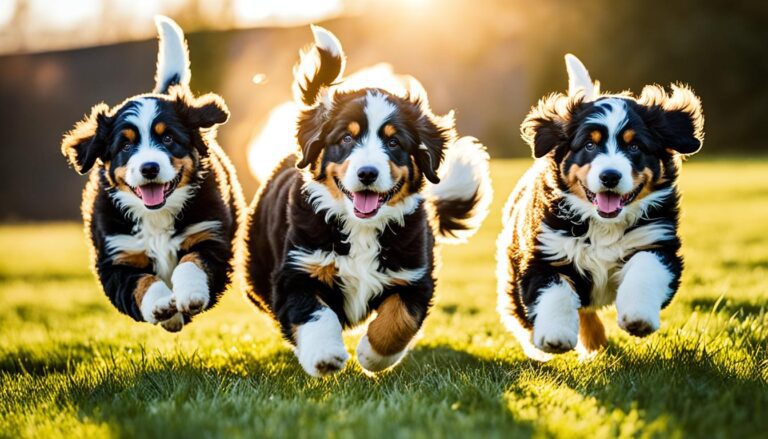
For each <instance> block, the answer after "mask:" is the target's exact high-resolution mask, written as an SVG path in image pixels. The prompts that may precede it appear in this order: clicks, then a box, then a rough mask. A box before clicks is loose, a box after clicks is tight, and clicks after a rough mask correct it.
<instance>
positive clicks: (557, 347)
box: [533, 314, 579, 354]
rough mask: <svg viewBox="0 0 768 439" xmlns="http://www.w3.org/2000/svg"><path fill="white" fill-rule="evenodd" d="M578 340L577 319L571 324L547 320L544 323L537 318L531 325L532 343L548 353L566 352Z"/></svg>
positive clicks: (574, 345)
mask: <svg viewBox="0 0 768 439" xmlns="http://www.w3.org/2000/svg"><path fill="white" fill-rule="evenodd" d="M577 317H578V314H577ZM578 341H579V324H578V321H577V322H576V324H575V325H573V324H569V323H568V322H547V323H546V324H544V323H543V322H542V323H539V322H538V320H537V323H536V325H534V327H533V345H534V346H536V348H537V349H539V350H542V351H544V352H548V353H550V354H560V353H563V352H568V351H570V350H572V349H573V348H575V347H576V343H578Z"/></svg>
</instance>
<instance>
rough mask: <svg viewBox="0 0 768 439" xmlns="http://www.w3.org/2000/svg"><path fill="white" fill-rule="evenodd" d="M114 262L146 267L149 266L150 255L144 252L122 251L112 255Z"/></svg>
mask: <svg viewBox="0 0 768 439" xmlns="http://www.w3.org/2000/svg"><path fill="white" fill-rule="evenodd" d="M112 263H113V264H115V265H128V266H131V267H138V268H146V267H149V264H150V261H149V256H147V254H146V253H144V252H135V253H134V252H121V253H118V254H117V255H115V256H113V257H112Z"/></svg>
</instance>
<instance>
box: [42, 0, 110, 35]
mask: <svg viewBox="0 0 768 439" xmlns="http://www.w3.org/2000/svg"><path fill="white" fill-rule="evenodd" d="M28 7H29V12H28V14H29V15H31V16H33V17H37V19H38V21H37V23H36V25H37V26H40V27H41V28H45V27H52V28H55V29H57V30H67V29H74V28H75V27H77V26H78V25H80V24H82V23H84V22H85V21H86V20H89V19H95V18H96V17H98V16H99V14H101V2H100V1H99V0H67V1H49V0H30V2H29V4H28Z"/></svg>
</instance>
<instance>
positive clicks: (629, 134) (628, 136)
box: [621, 128, 635, 145]
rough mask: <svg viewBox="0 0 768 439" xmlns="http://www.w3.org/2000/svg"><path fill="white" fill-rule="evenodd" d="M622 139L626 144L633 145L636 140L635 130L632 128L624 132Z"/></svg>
mask: <svg viewBox="0 0 768 439" xmlns="http://www.w3.org/2000/svg"><path fill="white" fill-rule="evenodd" d="M621 138H622V139H624V143H626V144H627V145H629V144H630V143H632V141H633V140H635V130H633V129H632V128H629V129H627V130H624V133H623V134H622V135H621Z"/></svg>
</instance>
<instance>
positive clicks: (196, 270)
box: [171, 231, 232, 317]
mask: <svg viewBox="0 0 768 439" xmlns="http://www.w3.org/2000/svg"><path fill="white" fill-rule="evenodd" d="M181 249H182V253H181V254H180V256H181V258H180V259H179V265H177V266H176V268H175V269H174V270H173V274H172V275H171V284H172V285H173V294H174V297H175V298H176V307H177V308H178V310H179V312H180V313H183V314H184V315H186V316H189V317H191V316H193V315H195V314H199V313H201V312H203V311H204V310H206V309H208V308H210V307H211V306H213V305H214V304H215V303H216V301H217V300H218V298H219V296H221V294H222V293H223V292H224V290H225V289H226V287H227V283H228V281H229V275H230V274H231V272H232V262H231V260H232V247H231V245H230V243H229V242H227V241H226V240H224V239H223V238H221V237H220V236H219V235H218V234H212V233H209V232H208V231H203V232H199V233H198V234H193V235H190V236H189V237H188V238H187V239H186V240H185V241H184V242H183V243H182V244H181Z"/></svg>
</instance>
